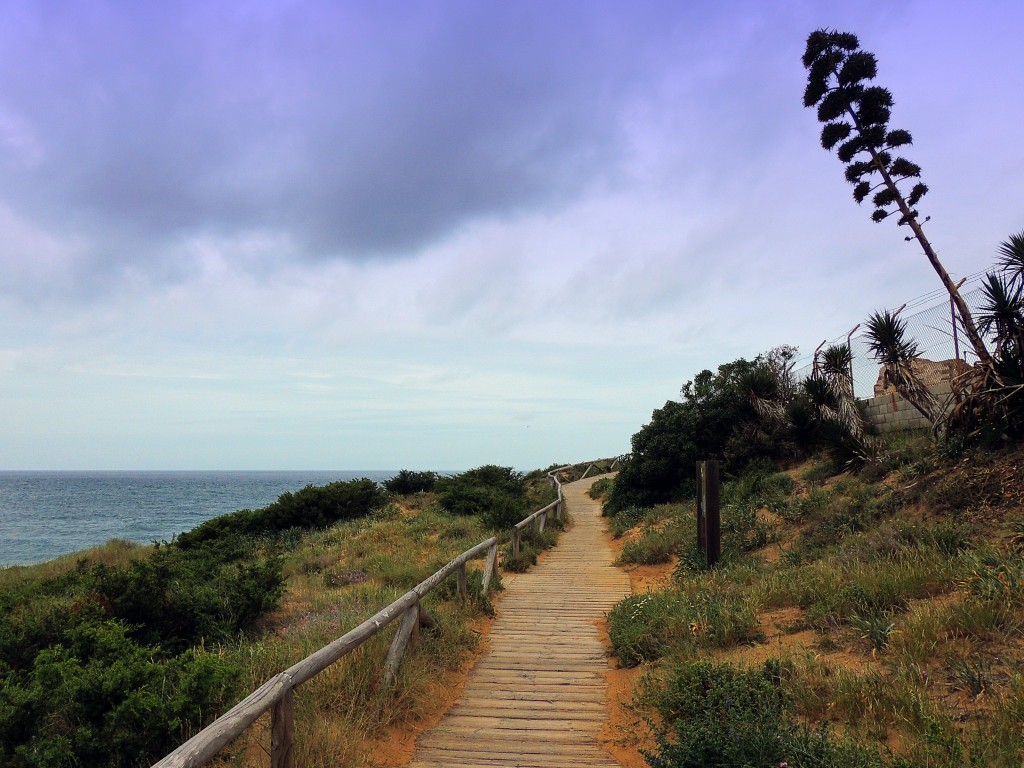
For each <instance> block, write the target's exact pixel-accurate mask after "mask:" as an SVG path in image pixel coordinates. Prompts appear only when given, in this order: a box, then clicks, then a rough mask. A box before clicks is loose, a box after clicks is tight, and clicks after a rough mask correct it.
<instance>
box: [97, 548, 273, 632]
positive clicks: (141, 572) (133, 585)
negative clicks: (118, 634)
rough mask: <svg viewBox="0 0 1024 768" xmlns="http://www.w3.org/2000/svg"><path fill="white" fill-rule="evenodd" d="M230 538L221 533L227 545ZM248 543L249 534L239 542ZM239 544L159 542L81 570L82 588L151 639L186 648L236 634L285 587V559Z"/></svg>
mask: <svg viewBox="0 0 1024 768" xmlns="http://www.w3.org/2000/svg"><path fill="white" fill-rule="evenodd" d="M225 541H226V540H225V539H223V538H222V539H220V540H219V543H220V544H224V542H225ZM237 546H238V547H245V546H246V544H245V542H244V541H239V542H237ZM253 550H254V547H253V544H252V543H251V542H250V543H249V544H248V554H249V556H248V557H245V556H243V555H242V553H241V551H240V550H238V549H234V548H232V549H231V551H230V552H229V553H225V551H224V548H223V547H214V546H201V547H196V548H194V549H189V550H181V549H178V548H176V547H160V548H158V549H157V551H156V552H154V553H153V555H152V557H150V558H148V559H146V560H135V561H133V562H132V563H131V564H130V565H129V566H128V567H126V568H110V567H107V566H104V565H95V566H91V567H89V568H85V569H83V570H81V571H80V572H79V573H78V574H77V575H78V577H79V579H80V585H79V588H80V589H81V590H82V591H83V592H84V594H85V595H87V596H88V599H90V600H92V601H94V602H96V603H98V604H99V605H101V606H102V607H103V609H104V611H105V612H106V613H108V614H109V615H111V616H113V617H116V618H118V619H121V620H122V621H124V622H126V623H127V624H129V625H131V626H133V627H135V629H134V630H133V635H134V636H135V637H136V638H137V639H139V640H140V641H142V642H145V643H160V644H162V645H164V647H166V648H171V649H182V648H185V647H188V646H191V645H195V644H197V643H200V642H202V641H218V642H224V641H228V640H232V639H234V638H235V637H237V636H238V634H239V633H240V632H243V631H245V630H247V629H249V628H251V627H252V626H253V625H254V624H255V622H256V620H257V619H259V618H260V617H261V616H263V614H265V613H266V612H267V611H269V610H270V609H271V608H273V607H274V606H275V605H276V604H277V600H278V598H279V597H280V596H281V593H282V590H283V588H284V578H283V576H282V572H281V562H280V560H279V559H278V558H273V557H254V556H253Z"/></svg>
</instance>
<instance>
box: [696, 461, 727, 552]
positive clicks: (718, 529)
mask: <svg viewBox="0 0 1024 768" xmlns="http://www.w3.org/2000/svg"><path fill="white" fill-rule="evenodd" d="M718 496H719V493H718V462H717V461H698V462H697V548H698V549H699V550H700V551H701V552H703V553H704V557H705V558H706V560H707V564H708V566H712V565H714V564H715V563H717V562H718V559H719V557H720V556H721V554H722V518H721V511H720V508H719V503H718Z"/></svg>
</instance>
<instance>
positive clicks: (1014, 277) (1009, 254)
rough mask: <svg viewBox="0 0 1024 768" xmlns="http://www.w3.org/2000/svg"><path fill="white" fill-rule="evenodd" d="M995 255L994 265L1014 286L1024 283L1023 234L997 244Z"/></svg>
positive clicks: (1019, 233) (1011, 236)
mask: <svg viewBox="0 0 1024 768" xmlns="http://www.w3.org/2000/svg"><path fill="white" fill-rule="evenodd" d="M996 253H997V254H998V255H997V256H996V264H998V265H999V268H1000V269H1001V270H1002V271H1003V272H1004V273H1005V274H1006V276H1007V277H1008V278H1009V280H1010V282H1011V283H1012V284H1016V285H1020V284H1022V283H1024V232H1018V233H1017V234H1016V235H1010V237H1009V239H1008V240H1006V241H1005V242H1002V243H1000V244H999V249H998V250H997V251H996Z"/></svg>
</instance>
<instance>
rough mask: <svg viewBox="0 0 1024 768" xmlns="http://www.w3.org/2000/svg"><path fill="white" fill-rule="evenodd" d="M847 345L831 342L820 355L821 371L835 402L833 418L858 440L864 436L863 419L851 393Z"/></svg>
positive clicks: (849, 356) (849, 360)
mask: <svg viewBox="0 0 1024 768" xmlns="http://www.w3.org/2000/svg"><path fill="white" fill-rule="evenodd" d="M852 362H853V356H852V355H851V354H850V349H849V347H845V346H843V345H841V344H833V345H832V346H830V347H829V348H828V349H826V350H825V352H824V353H823V354H822V356H821V373H822V377H823V378H824V380H825V382H826V384H827V386H828V388H829V390H830V391H831V393H832V396H833V398H834V402H835V419H836V421H838V422H839V423H840V424H842V425H843V427H845V428H846V429H847V430H848V431H849V433H850V434H851V435H853V436H854V437H855V438H857V439H858V440H859V439H860V438H862V437H863V436H864V420H863V419H862V418H861V415H860V410H858V408H857V400H856V398H855V397H854V395H853V376H852V375H851V372H850V365H851V363H852Z"/></svg>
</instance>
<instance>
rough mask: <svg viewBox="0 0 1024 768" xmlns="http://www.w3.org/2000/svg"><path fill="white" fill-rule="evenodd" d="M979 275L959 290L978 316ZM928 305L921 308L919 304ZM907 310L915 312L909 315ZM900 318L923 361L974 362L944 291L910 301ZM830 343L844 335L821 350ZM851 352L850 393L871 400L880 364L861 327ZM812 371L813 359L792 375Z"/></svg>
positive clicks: (805, 375)
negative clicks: (954, 359)
mask: <svg viewBox="0 0 1024 768" xmlns="http://www.w3.org/2000/svg"><path fill="white" fill-rule="evenodd" d="M980 280H981V277H980V275H972V277H971V278H968V280H967V281H966V282H965V285H964V287H963V288H961V290H960V295H961V296H962V297H963V299H964V302H965V303H966V304H967V306H968V308H969V309H970V310H971V314H972V315H975V316H976V315H977V312H978V308H979V306H980V305H981V303H982V300H983V293H982V289H981V288H980V287H979V286H977V283H979V282H980ZM972 284H974V285H975V287H971V286H972ZM925 304H927V305H928V306H926V307H925V308H924V309H920V308H919V307H921V306H922V305H925ZM908 309H910V310H914V311H913V312H911V313H908V311H907V310H908ZM899 317H900V319H901V320H903V321H904V322H906V324H907V338H908V339H911V340H913V341H914V342H916V343H917V348H918V352H919V353H920V356H921V357H922V358H924V359H926V360H934V361H936V362H938V361H941V360H951V359H953V358H959V359H961V360H963V361H965V362H966V363H967V364H972V363H974V362H975V361H976V359H977V358H976V357H975V355H974V350H973V349H972V348H971V345H970V343H969V342H968V341H967V338H966V336H965V335H964V330H963V327H962V326H961V324H960V320H959V318H958V317H957V315H956V313H955V311H954V309H953V306H952V304H951V302H950V300H949V298H948V294H947V293H946V292H945V290H944V289H940V290H938V291H933V292H932V293H930V294H927V295H925V296H921V297H918V298H917V299H915V300H914V301H913V302H909V303H908V305H907V306H906V307H904V309H903V310H902V311H901V312H900V314H899ZM833 344H841V345H843V346H846V344H847V336H846V335H845V334H844V335H842V336H838V337H836V338H835V339H832V340H831V341H826V342H824V343H823V345H822V346H821V347H820V348H821V349H823V350H824V349H826V348H827V347H829V346H831V345H833ZM849 346H850V353H851V355H852V357H853V366H852V367H853V391H854V395H855V396H856V397H858V398H862V399H863V398H871V397H874V394H875V382H876V381H878V373H879V371H880V370H881V364H880V363H879V362H878V361H877V360H875V358H874V356H873V355H872V354H871V350H870V348H869V346H868V340H867V337H866V336H865V335H864V333H863V325H861V326H860V327H859V329H858V330H857V331H854V332H853V333H852V335H851V336H850V337H849ZM813 371H814V360H813V357H812V358H811V359H810V360H809V361H808V362H807V363H806V364H805V365H803V366H801V367H799V368H796V369H795V370H794V371H793V375H794V377H795V378H796V380H797V381H803V380H804V379H806V378H809V377H810V376H811V374H812V373H813Z"/></svg>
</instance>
